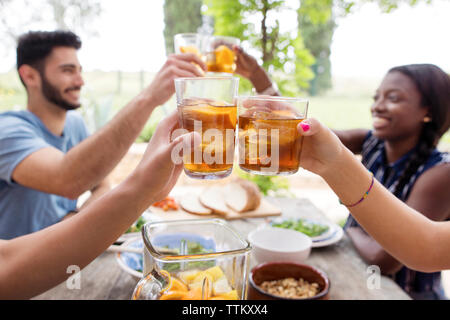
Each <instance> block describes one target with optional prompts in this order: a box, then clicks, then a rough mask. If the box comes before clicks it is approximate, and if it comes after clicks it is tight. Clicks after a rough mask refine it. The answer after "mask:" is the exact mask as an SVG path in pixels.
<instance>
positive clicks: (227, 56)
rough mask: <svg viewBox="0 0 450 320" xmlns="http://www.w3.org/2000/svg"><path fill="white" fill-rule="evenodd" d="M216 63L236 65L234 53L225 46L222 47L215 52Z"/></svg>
mask: <svg viewBox="0 0 450 320" xmlns="http://www.w3.org/2000/svg"><path fill="white" fill-rule="evenodd" d="M214 52H215V53H216V63H217V64H219V65H222V66H224V65H232V64H233V63H234V52H233V50H231V49H230V48H228V47H227V46H225V45H220V46H218V47H217V48H216V50H214Z"/></svg>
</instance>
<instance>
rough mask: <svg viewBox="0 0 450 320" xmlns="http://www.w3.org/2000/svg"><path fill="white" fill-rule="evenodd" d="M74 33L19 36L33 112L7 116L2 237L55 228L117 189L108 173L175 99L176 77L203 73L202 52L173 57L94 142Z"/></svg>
mask: <svg viewBox="0 0 450 320" xmlns="http://www.w3.org/2000/svg"><path fill="white" fill-rule="evenodd" d="M80 47H81V41H80V39H79V38H78V36H77V35H75V34H74V33H72V32H70V31H52V32H42V31H36V32H28V33H26V34H24V35H22V36H21V37H20V38H19V41H18V46H17V70H18V73H19V77H20V80H21V81H22V83H23V85H24V86H25V89H26V92H27V109H26V110H22V111H8V112H5V113H2V114H0V239H12V238H15V237H18V236H21V235H24V234H28V233H32V232H35V231H38V230H40V229H43V228H46V227H48V226H50V225H53V224H55V223H57V222H59V221H61V220H62V219H64V218H67V217H69V216H71V215H73V214H74V213H76V212H77V211H78V210H80V209H82V208H83V207H81V208H77V198H78V197H79V196H80V195H81V194H83V193H84V192H86V191H91V197H90V198H89V199H88V200H87V201H86V202H85V204H84V205H83V206H86V205H88V204H89V203H90V202H91V201H92V200H94V199H96V198H98V197H100V196H101V195H103V194H104V193H105V192H106V191H108V190H109V189H110V186H109V184H108V181H107V176H108V174H109V173H110V172H111V171H112V170H113V169H114V167H115V166H116V165H117V163H118V162H119V161H120V160H121V158H122V157H123V156H124V155H125V154H126V152H127V151H128V149H129V147H130V146H131V144H132V143H133V142H134V141H135V140H136V138H137V137H138V135H139V133H140V132H141V131H142V129H143V127H144V125H145V123H146V122H147V120H148V118H149V117H150V115H151V113H152V112H153V110H154V109H155V108H156V107H157V106H159V105H162V104H163V103H165V102H166V101H167V100H168V99H169V98H170V97H171V96H172V95H173V93H174V90H175V89H174V83H173V82H174V81H173V80H174V79H175V78H177V77H180V76H181V77H196V76H201V75H202V70H199V69H198V67H197V66H200V67H201V68H202V69H204V70H205V69H206V66H205V64H204V63H203V62H202V61H201V60H200V58H198V57H197V56H196V55H195V54H188V53H186V54H179V55H172V56H170V57H169V58H168V59H167V61H166V63H165V64H164V66H163V67H162V68H161V70H160V71H159V72H158V73H157V74H156V76H155V78H154V80H153V82H152V83H151V84H150V85H149V86H148V87H147V88H145V89H144V90H143V91H142V92H141V93H140V94H139V95H137V96H136V97H135V98H134V99H133V100H131V101H130V102H129V103H128V104H127V105H126V106H125V107H124V108H123V109H122V110H121V111H120V112H119V113H118V114H117V115H116V116H115V117H114V118H113V119H112V120H111V121H110V122H109V123H108V124H107V125H105V126H104V127H103V128H102V129H100V130H99V131H97V132H96V133H95V134H93V135H91V136H89V135H88V132H87V130H86V127H85V124H84V122H83V120H82V118H81V117H80V116H79V115H78V113H77V112H76V111H75V109H77V108H79V107H80V91H81V88H82V87H83V85H84V81H83V78H82V75H81V70H82V68H81V65H80V62H79V60H78V57H77V50H78V49H80Z"/></svg>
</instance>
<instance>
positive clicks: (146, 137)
mask: <svg viewBox="0 0 450 320" xmlns="http://www.w3.org/2000/svg"><path fill="white" fill-rule="evenodd" d="M157 125H158V123H157V122H154V123H149V124H147V125H146V126H145V127H144V129H143V130H142V132H141V134H140V135H139V137H138V138H137V139H136V142H149V141H150V139H151V138H152V136H153V133H154V132H155V130H156V127H157Z"/></svg>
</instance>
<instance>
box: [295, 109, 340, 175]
mask: <svg viewBox="0 0 450 320" xmlns="http://www.w3.org/2000/svg"><path fill="white" fill-rule="evenodd" d="M297 129H298V131H299V132H300V134H301V135H303V136H304V140H303V146H302V153H301V158H300V166H301V167H303V168H305V169H306V170H309V171H311V172H314V173H316V174H319V175H324V174H325V173H326V172H327V171H328V170H334V169H335V168H336V164H337V163H339V161H340V160H341V155H342V153H343V151H344V149H345V147H344V145H343V144H342V143H341V141H340V140H339V138H338V137H337V136H336V135H335V134H334V133H333V132H332V131H331V130H330V129H328V128H327V127H325V126H324V125H322V124H321V123H320V122H319V121H318V120H316V119H314V118H310V119H307V120H304V121H302V122H301V123H299V125H298V127H297Z"/></svg>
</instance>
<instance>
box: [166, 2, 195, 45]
mask: <svg viewBox="0 0 450 320" xmlns="http://www.w3.org/2000/svg"><path fill="white" fill-rule="evenodd" d="M201 6H202V0H189V1H185V0H165V1H164V23H165V27H164V39H165V43H166V52H167V53H168V54H169V53H173V52H174V47H173V36H174V35H176V34H177V33H191V32H193V33H195V32H197V29H198V28H199V27H200V25H201V24H202V15H201Z"/></svg>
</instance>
